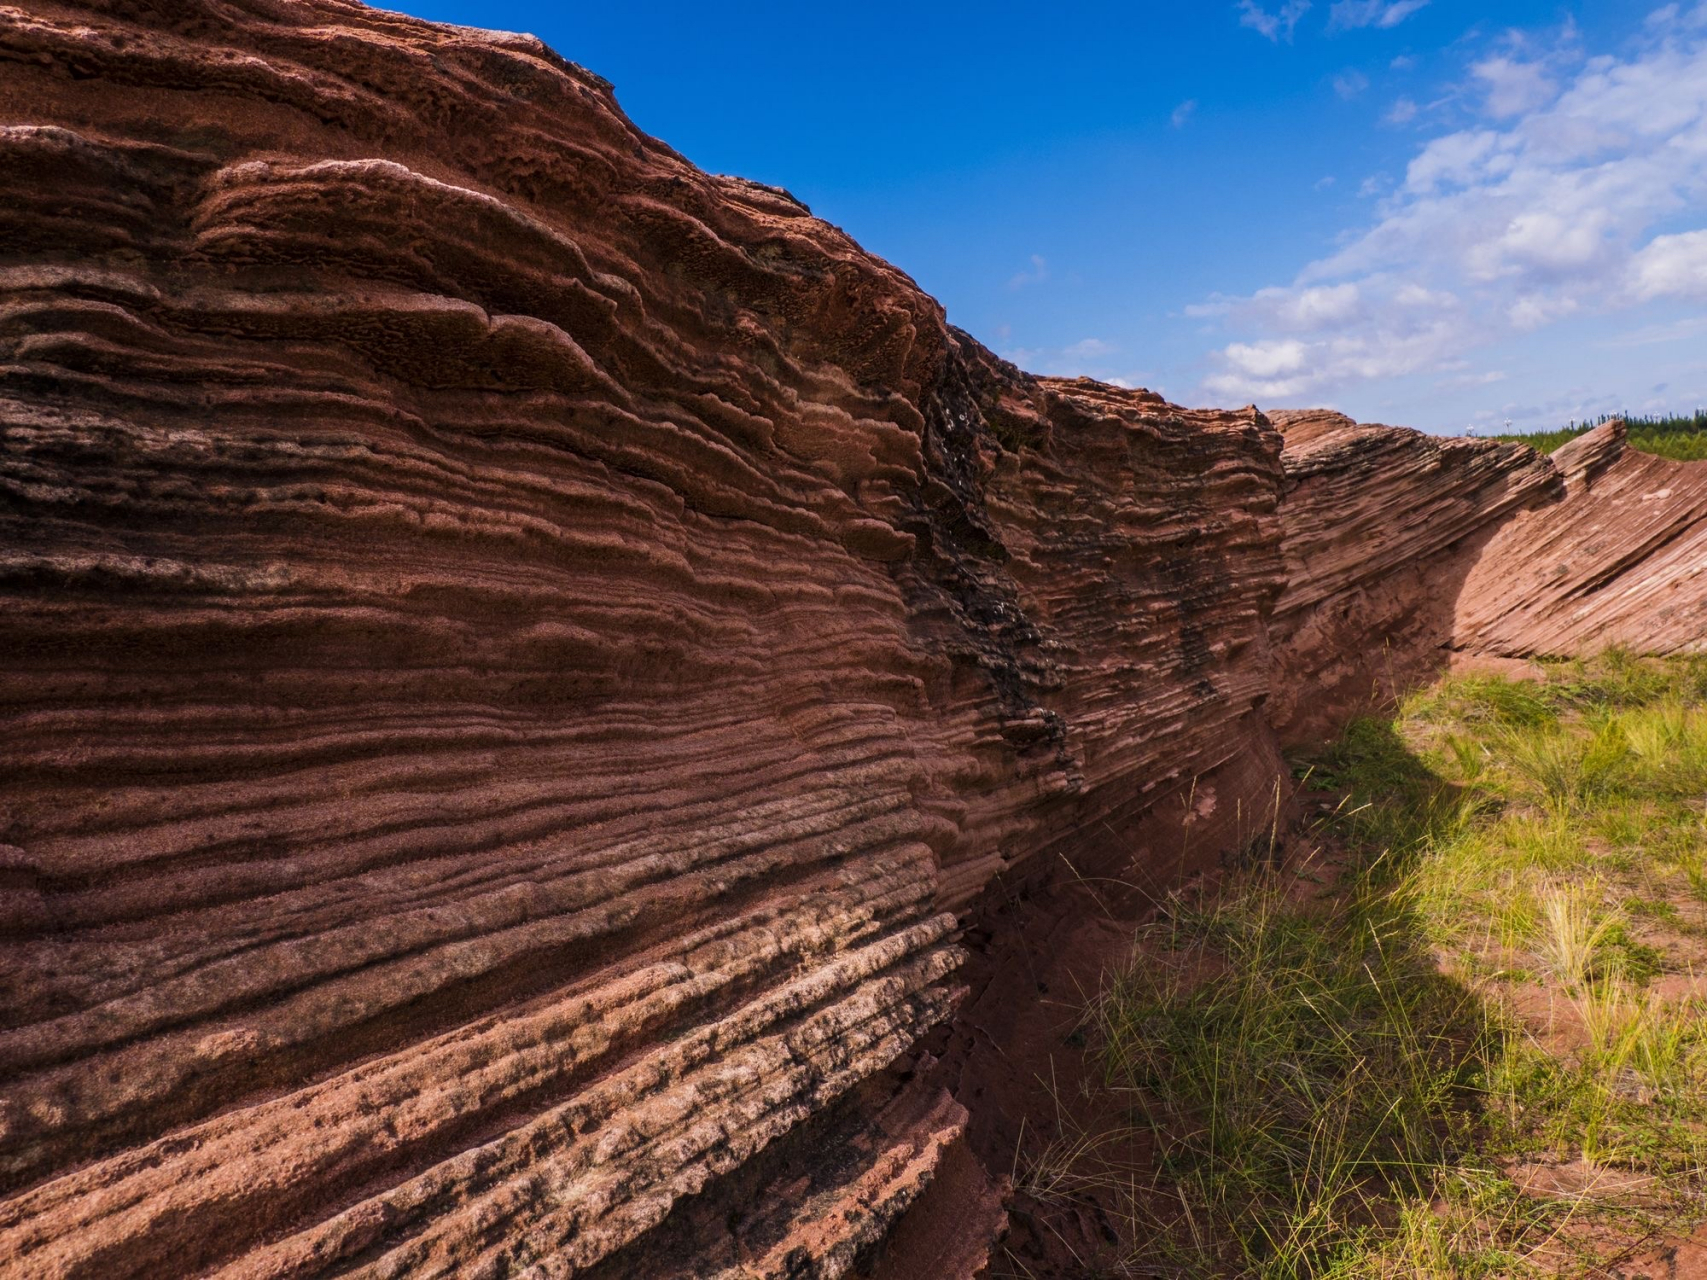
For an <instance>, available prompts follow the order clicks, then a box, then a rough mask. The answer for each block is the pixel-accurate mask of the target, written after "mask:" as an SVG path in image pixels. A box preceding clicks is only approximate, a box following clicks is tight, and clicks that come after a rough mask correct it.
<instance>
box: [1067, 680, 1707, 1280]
mask: <svg viewBox="0 0 1707 1280" xmlns="http://www.w3.org/2000/svg"><path fill="white" fill-rule="evenodd" d="M1704 704H1707V662H1702V661H1699V660H1697V661H1683V660H1680V661H1673V662H1668V663H1659V662H1648V661H1642V660H1638V659H1634V658H1631V657H1629V656H1628V655H1624V654H1620V653H1611V654H1608V655H1605V656H1604V657H1603V658H1601V659H1599V660H1597V661H1595V662H1592V663H1558V664H1552V665H1551V666H1550V667H1549V669H1548V678H1547V680H1546V681H1545V682H1542V683H1536V684H1514V683H1508V682H1505V681H1501V680H1490V679H1458V680H1451V681H1448V682H1445V683H1443V684H1441V685H1439V686H1437V687H1435V688H1433V689H1431V690H1428V691H1426V692H1424V693H1422V694H1420V695H1416V696H1413V697H1412V698H1410V699H1408V700H1407V701H1406V703H1405V705H1404V706H1403V707H1401V708H1400V711H1399V714H1398V715H1397V716H1396V717H1395V718H1394V719H1392V720H1390V721H1378V720H1363V721H1359V722H1358V723H1356V724H1353V725H1352V726H1351V727H1350V728H1349V729H1348V730H1347V731H1346V733H1345V734H1344V736H1343V737H1342V738H1341V739H1340V740H1339V741H1338V742H1337V743H1335V744H1333V745H1332V746H1331V747H1329V748H1327V749H1326V750H1324V751H1322V752H1320V753H1319V754H1318V755H1317V756H1316V757H1315V758H1314V759H1312V760H1310V761H1308V762H1303V763H1302V765H1301V768H1300V772H1307V774H1308V785H1311V786H1316V787H1321V788H1324V789H1326V790H1327V791H1328V792H1329V793H1330V794H1332V795H1333V796H1335V797H1336V798H1337V801H1338V808H1337V810H1336V811H1335V812H1334V813H1333V814H1332V816H1331V817H1329V818H1328V819H1326V820H1325V822H1324V823H1323V825H1322V827H1321V829H1320V831H1319V833H1318V835H1319V839H1320V840H1321V842H1322V844H1323V846H1324V848H1325V849H1326V850H1327V852H1326V853H1325V855H1324V858H1323V859H1318V860H1317V861H1316V862H1315V863H1313V864H1311V865H1309V866H1300V867H1294V868H1293V869H1292V870H1281V869H1276V868H1274V867H1265V868H1258V869H1257V870H1254V871H1250V872H1247V873H1244V874H1242V875H1239V876H1237V877H1235V878H1234V879H1233V880H1232V881H1231V882H1230V883H1226V884H1223V885H1220V886H1218V887H1217V888H1216V889H1215V890H1214V891H1213V892H1212V893H1210V892H1201V893H1197V894H1181V895H1179V896H1178V897H1176V898H1175V899H1174V900H1173V901H1172V902H1171V903H1170V904H1169V905H1168V908H1167V910H1166V911H1164V913H1163V914H1162V916H1161V918H1160V919H1159V920H1158V921H1157V923H1155V924H1154V925H1152V926H1151V927H1149V928H1148V929H1146V930H1145V931H1144V932H1143V934H1142V936H1141V937H1140V939H1139V943H1140V948H1139V955H1140V958H1139V959H1138V960H1137V961H1136V962H1135V963H1134V964H1133V965H1132V966H1131V967H1130V968H1129V969H1128V970H1127V971H1125V972H1124V973H1121V974H1119V975H1118V976H1116V977H1115V978H1114V979H1113V980H1112V981H1111V983H1110V984H1109V986H1108V988H1107V990H1106V991H1105V992H1104V994H1103V995H1102V997H1101V999H1100V1000H1099V1001H1098V1003H1097V1004H1096V1006H1095V1008H1094V1010H1093V1011H1092V1040H1093V1042H1094V1043H1095V1044H1096V1045H1097V1046H1099V1048H1100V1053H1101V1062H1102V1064H1103V1069H1104V1084H1105V1087H1106V1088H1107V1089H1108V1090H1109V1091H1110V1092H1111V1094H1112V1095H1113V1096H1114V1097H1117V1098H1118V1099H1120V1100H1121V1103H1122V1105H1123V1107H1124V1109H1125V1112H1126V1114H1128V1115H1129V1116H1130V1118H1131V1123H1132V1126H1133V1129H1134V1131H1137V1132H1141V1133H1143V1134H1144V1135H1145V1136H1146V1137H1147V1139H1148V1140H1149V1142H1150V1143H1151V1144H1152V1146H1153V1150H1154V1152H1155V1160H1154V1166H1155V1167H1154V1168H1153V1169H1151V1170H1149V1171H1148V1173H1147V1175H1146V1178H1147V1181H1146V1180H1145V1178H1140V1177H1138V1176H1137V1175H1135V1174H1129V1176H1128V1177H1127V1179H1126V1183H1127V1185H1129V1187H1130V1188H1131V1192H1130V1194H1129V1195H1128V1197H1127V1200H1126V1204H1127V1210H1128V1213H1129V1215H1130V1222H1129V1223H1128V1231H1127V1233H1126V1234H1127V1235H1128V1236H1129V1237H1130V1238H1131V1239H1132V1240H1133V1241H1135V1242H1136V1243H1135V1245H1134V1249H1135V1253H1134V1256H1133V1257H1132V1258H1131V1259H1130V1260H1129V1266H1130V1268H1131V1269H1130V1270H1129V1271H1127V1272H1126V1274H1172V1275H1203V1276H1221V1275H1253V1276H1265V1277H1304V1276H1331V1277H1345V1278H1348V1280H1349V1278H1351V1277H1370V1276H1412V1275H1423V1276H1441V1277H1446V1276H1454V1277H1456V1276H1513V1275H1536V1276H1548V1275H1578V1274H1580V1275H1585V1276H1586V1275H1593V1274H1601V1273H1603V1271H1604V1268H1605V1266H1606V1265H1608V1264H1609V1262H1615V1261H1617V1260H1618V1258H1619V1257H1620V1256H1628V1255H1629V1254H1633V1253H1635V1252H1636V1251H1638V1249H1639V1247H1640V1246H1641V1245H1642V1244H1643V1242H1645V1241H1650V1240H1652V1239H1653V1238H1655V1236H1656V1233H1659V1234H1662V1235H1663V1234H1665V1233H1676V1232H1681V1231H1684V1230H1686V1229H1688V1228H1690V1227H1691V1226H1693V1225H1694V1224H1695V1223H1697V1222H1699V1221H1702V1220H1704V1219H1707V1167H1704V1163H1703V1162H1704V1159H1707V982H1704V983H1703V985H1702V986H1701V987H1700V988H1699V990H1698V989H1697V988H1696V987H1695V985H1694V980H1693V974H1694V971H1695V969H1696V967H1697V965H1698V963H1699V964H1700V965H1701V966H1702V967H1703V968H1704V969H1707V816H1704V812H1703V810H1704V806H1707V705H1704ZM1325 870H1326V871H1328V872H1329V874H1326V875H1325V876H1324V874H1323V873H1324V871H1325ZM1324 878H1325V879H1326V880H1327V884H1326V886H1325V887H1324V885H1323V880H1324ZM1662 977H1664V978H1665V979H1666V980H1667V981H1666V983H1664V984H1662V983H1660V982H1659V981H1658V980H1659V979H1660V978H1662ZM1662 989H1663V991H1664V992H1666V993H1667V994H1661V991H1662ZM1537 1166H1540V1167H1545V1168H1549V1169H1561V1168H1562V1169H1565V1170H1574V1171H1576V1172H1575V1173H1573V1174H1572V1176H1573V1177H1578V1178H1579V1180H1580V1179H1581V1178H1588V1179H1589V1180H1590V1182H1592V1181H1593V1179H1595V1178H1612V1177H1614V1176H1615V1177H1616V1179H1618V1180H1619V1181H1617V1182H1616V1183H1615V1184H1609V1185H1613V1188H1614V1189H1613V1190H1612V1191H1606V1190H1604V1189H1596V1188H1595V1187H1593V1186H1589V1185H1588V1184H1587V1183H1585V1184H1584V1185H1582V1186H1576V1185H1575V1184H1572V1186H1570V1187H1566V1188H1564V1189H1563V1190H1561V1189H1560V1188H1558V1187H1554V1188H1552V1189H1551V1190H1547V1191H1545V1192H1542V1191H1536V1190H1533V1189H1526V1188H1528V1184H1527V1183H1525V1182H1524V1177H1525V1174H1524V1171H1525V1170H1526V1169H1533V1168H1535V1167H1537ZM1053 1167H1054V1176H1055V1178H1056V1181H1055V1182H1054V1183H1053V1184H1052V1185H1051V1186H1050V1188H1048V1191H1049V1192H1050V1193H1051V1194H1058V1195H1066V1196H1070V1195H1071V1193H1072V1192H1071V1188H1072V1186H1073V1177H1072V1176H1071V1175H1072V1169H1073V1161H1071V1160H1065V1161H1059V1162H1057V1164H1056V1165H1055V1166H1053ZM1584 1171H1586V1172H1584ZM1141 1183H1142V1185H1140V1184H1141ZM1632 1187H1635V1188H1639V1194H1638V1193H1637V1192H1634V1191H1631V1190H1630V1188H1632ZM1034 1192H1035V1188H1034ZM1621 1251H1623V1252H1622V1254H1621ZM1146 1268H1148V1270H1146Z"/></svg>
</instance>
